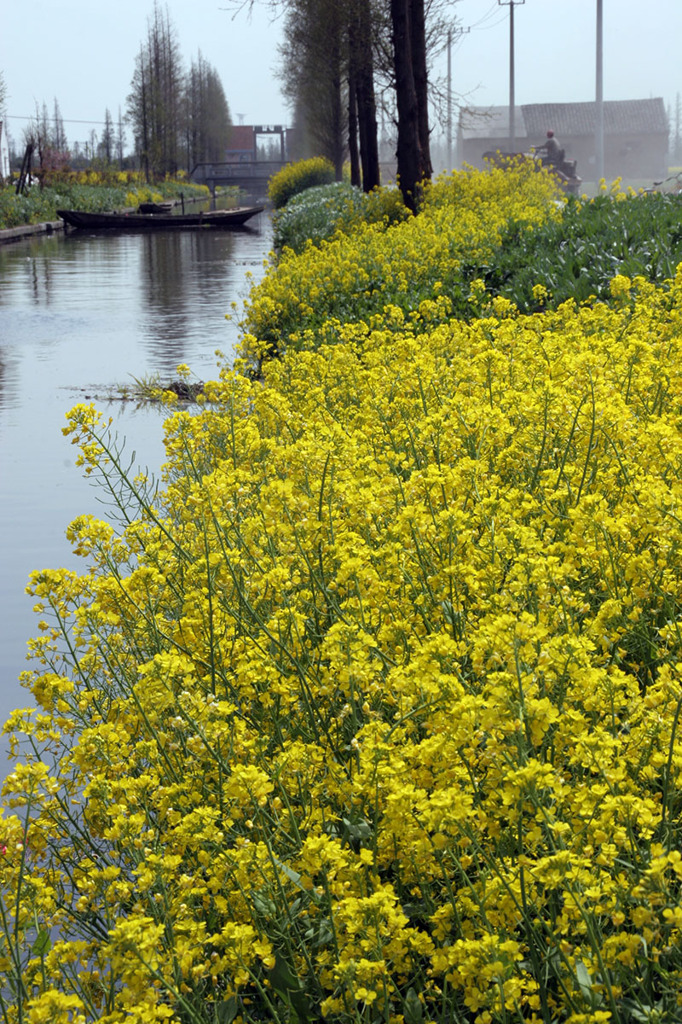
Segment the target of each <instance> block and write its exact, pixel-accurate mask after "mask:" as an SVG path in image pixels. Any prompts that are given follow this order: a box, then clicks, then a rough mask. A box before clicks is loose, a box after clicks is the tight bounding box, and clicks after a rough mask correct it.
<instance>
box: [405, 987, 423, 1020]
mask: <svg viewBox="0 0 682 1024" xmlns="http://www.w3.org/2000/svg"><path fill="white" fill-rule="evenodd" d="M403 1008H404V1010H405V1024H420V1022H421V1020H422V1019H423V1016H424V1010H423V1007H422V1004H421V999H420V998H419V996H418V995H417V993H416V992H415V990H414V989H413V988H409V989H408V990H407V995H406V996H405V1002H404V1004H403Z"/></svg>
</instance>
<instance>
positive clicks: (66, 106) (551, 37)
mask: <svg viewBox="0 0 682 1024" xmlns="http://www.w3.org/2000/svg"><path fill="white" fill-rule="evenodd" d="M162 6H164V5H163V3H162ZM167 6H168V10H169V13H170V17H171V20H172V22H173V24H174V25H175V27H176V29H177V33H178V39H179V43H180V50H181V52H182V55H183V57H184V59H185V62H186V63H187V64H189V61H190V60H191V59H192V58H193V57H196V54H197V52H198V51H199V50H201V52H202V54H203V56H204V57H205V58H206V60H208V61H209V62H210V63H211V64H212V65H213V66H214V67H215V69H216V70H217V72H218V74H219V75H220V77H221V80H222V82H223V86H224V88H225V94H226V96H227V100H228V103H229V105H230V109H231V111H232V115H233V118H234V121H235V123H236V122H237V120H238V119H237V114H243V116H244V121H245V123H246V124H253V123H263V124H274V123H285V124H286V123H288V122H289V120H290V115H289V112H288V110H287V108H286V106H285V104H284V102H283V100H282V97H281V95H280V92H279V83H278V82H277V80H276V78H275V76H274V74H273V68H274V66H275V64H276V62H277V46H278V44H279V43H280V42H281V21H275V22H273V21H272V20H271V18H270V17H269V15H268V14H267V13H266V11H265V8H264V5H263V4H262V3H261V2H257V3H256V4H255V13H254V16H253V17H252V18H251V20H249V18H248V17H247V15H246V13H241V14H239V15H237V17H236V18H233V17H232V15H231V13H230V12H229V11H227V10H225V9H224V8H226V7H228V6H229V0H168V4H167ZM596 7H597V0H526V2H525V4H521V3H518V4H517V6H516V7H515V38H516V51H515V52H516V61H515V64H516V101H517V103H519V104H521V103H542V102H562V101H563V102H566V101H571V100H574V101H580V100H591V99H593V98H594V92H595V22H596ZM603 8H604V97H605V99H640V98H647V97H650V96H662V97H663V99H664V100H665V103H666V105H670V106H674V103H675V97H676V94H677V93H678V92H682V0H644V2H642V0H638V2H635V0H603ZM453 9H454V10H455V12H456V13H457V15H458V16H459V19H460V24H461V25H462V26H463V27H465V28H467V27H468V28H470V32H469V33H468V34H462V35H461V36H460V37H459V38H458V40H457V42H456V45H455V46H454V47H453V62H452V68H453V88H454V90H455V91H456V93H457V94H458V95H461V96H462V97H463V98H464V101H465V102H466V103H469V104H476V105H493V104H506V103H507V102H508V98H509V7H508V6H500V5H499V4H498V2H497V0H458V2H457V3H455V2H454V0H453ZM151 10H152V0H148V2H146V0H117V2H116V3H93V0H31V2H30V4H29V5H28V6H27V5H26V4H23V3H19V2H10V0H6V2H4V3H3V5H2V19H1V20H0V68H1V69H2V71H3V72H4V77H5V84H6V86H7V91H8V104H7V113H8V115H10V117H9V128H10V132H11V133H12V135H13V136H14V137H15V139H17V140H20V139H21V128H22V127H23V125H24V124H25V123H26V122H25V121H24V120H22V118H27V117H29V116H30V115H31V114H33V113H34V112H35V109H36V103H37V104H39V105H40V106H42V103H43V101H45V102H46V103H47V105H48V108H49V110H50V112H51V110H52V106H53V102H54V98H55V97H57V99H58V101H59V105H60V109H61V113H62V117H63V118H64V121H65V128H66V134H67V137H68V138H69V140H70V141H74V140H76V139H78V140H80V141H83V140H85V139H86V138H88V136H89V133H90V130H91V128H93V127H94V128H95V129H97V130H99V125H98V124H97V123H96V122H101V121H102V120H103V118H104V112H105V109H106V108H107V107H108V108H109V110H110V111H111V113H112V116H113V117H114V118H115V119H116V118H117V116H118V109H119V107H121V108H122V110H123V111H125V102H126V96H127V94H128V91H129V88H130V80H131V77H132V73H133V68H134V61H135V55H136V53H137V51H138V49H139V46H140V43H141V42H142V40H143V39H144V37H145V35H146V28H147V18H148V16H149V14H150V13H151ZM29 12H30V13H29ZM439 71H441V72H442V73H444V71H445V58H444V57H443V58H442V59H441V60H440V61H439ZM78 122H87V123H78Z"/></svg>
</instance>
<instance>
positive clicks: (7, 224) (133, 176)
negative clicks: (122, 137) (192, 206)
mask: <svg viewBox="0 0 682 1024" xmlns="http://www.w3.org/2000/svg"><path fill="white" fill-rule="evenodd" d="M183 195H184V196H185V198H189V197H195V196H202V197H205V198H208V197H209V190H208V189H207V188H206V186H205V185H194V184H193V183H191V182H188V181H187V180H185V179H183V178H175V179H172V180H171V179H169V180H165V181H158V182H155V183H154V184H153V185H149V184H147V183H146V182H145V180H144V176H143V175H142V174H140V173H139V172H135V171H120V172H116V171H114V172H102V171H79V172H73V173H71V172H61V173H58V174H52V175H50V176H49V177H48V179H47V180H46V182H44V183H43V184H42V185H41V184H40V183H38V182H36V183H34V184H33V185H32V186H31V187H30V189H29V190H28V192H27V193H20V194H19V195H17V192H16V183H10V184H6V185H3V186H0V230H2V229H4V228H13V227H18V226H19V225H21V224H40V223H42V222H44V221H54V220H57V219H58V218H57V210H62V209H68V210H87V211H89V212H92V213H99V212H100V211H108V210H122V209H125V208H128V207H134V208H136V207H137V206H138V205H139V204H140V203H145V202H159V201H160V200H162V199H179V198H180V196H183Z"/></svg>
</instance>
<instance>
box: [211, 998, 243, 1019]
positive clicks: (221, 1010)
mask: <svg viewBox="0 0 682 1024" xmlns="http://www.w3.org/2000/svg"><path fill="white" fill-rule="evenodd" d="M238 1009H239V1000H238V999H237V997H236V996H230V998H229V999H226V1000H225V1001H224V1002H222V1003H218V1005H217V1006H216V1017H217V1019H218V1024H232V1021H233V1020H234V1018H235V1017H236V1016H237V1011H238Z"/></svg>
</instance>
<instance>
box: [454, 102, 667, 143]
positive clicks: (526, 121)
mask: <svg viewBox="0 0 682 1024" xmlns="http://www.w3.org/2000/svg"><path fill="white" fill-rule="evenodd" d="M514 125H515V132H516V137H517V138H519V139H524V138H529V139H544V137H545V133H546V131H547V129H548V128H552V129H553V130H554V131H555V132H556V133H557V136H558V137H559V139H561V138H562V137H570V136H576V135H594V133H595V131H596V128H597V104H596V103H529V104H525V105H524V106H522V107H517V108H516V112H515V121H514ZM459 126H460V132H461V135H462V138H464V139H490V138H499V137H506V135H507V134H508V133H509V107H508V106H507V107H468V108H464V109H462V110H461V111H460V115H459ZM604 134H605V135H632V134H637V135H650V134H653V135H658V134H663V135H667V134H668V119H667V117H666V113H665V106H664V104H663V100H662V99H661V98H660V96H659V97H656V98H655V99H649V100H606V101H605V103H604Z"/></svg>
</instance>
